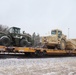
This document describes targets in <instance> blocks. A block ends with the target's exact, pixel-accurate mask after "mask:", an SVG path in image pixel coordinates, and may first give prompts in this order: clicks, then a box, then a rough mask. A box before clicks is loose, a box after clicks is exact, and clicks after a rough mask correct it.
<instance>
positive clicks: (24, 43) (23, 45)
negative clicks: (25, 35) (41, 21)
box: [20, 39, 28, 47]
mask: <svg viewBox="0 0 76 75" xmlns="http://www.w3.org/2000/svg"><path fill="white" fill-rule="evenodd" d="M27 45H28V42H27V40H25V39H22V40H21V41H20V46H21V47H25V46H27Z"/></svg>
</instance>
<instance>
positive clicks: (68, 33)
mask: <svg viewBox="0 0 76 75" xmlns="http://www.w3.org/2000/svg"><path fill="white" fill-rule="evenodd" d="M68 39H69V28H68Z"/></svg>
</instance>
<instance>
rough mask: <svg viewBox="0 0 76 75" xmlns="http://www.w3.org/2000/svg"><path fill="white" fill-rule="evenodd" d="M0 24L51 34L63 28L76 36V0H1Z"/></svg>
mask: <svg viewBox="0 0 76 75" xmlns="http://www.w3.org/2000/svg"><path fill="white" fill-rule="evenodd" d="M0 24H3V25H7V26H9V27H12V26H16V27H20V28H21V30H24V31H25V32H27V33H30V34H32V33H33V32H36V34H37V33H39V34H40V35H41V36H42V35H50V32H51V30H52V29H57V28H58V29H61V30H62V31H63V33H64V34H66V35H68V28H69V37H70V38H76V0H0Z"/></svg>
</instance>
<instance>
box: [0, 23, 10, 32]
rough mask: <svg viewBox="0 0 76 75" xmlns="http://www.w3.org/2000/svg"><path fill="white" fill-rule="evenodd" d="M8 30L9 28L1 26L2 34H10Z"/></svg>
mask: <svg viewBox="0 0 76 75" xmlns="http://www.w3.org/2000/svg"><path fill="white" fill-rule="evenodd" d="M8 28H9V27H8V26H6V25H1V24H0V31H1V32H4V33H7V32H8Z"/></svg>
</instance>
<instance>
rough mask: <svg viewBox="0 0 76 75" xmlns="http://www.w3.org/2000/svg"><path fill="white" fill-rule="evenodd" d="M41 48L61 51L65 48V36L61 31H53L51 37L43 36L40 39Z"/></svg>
mask: <svg viewBox="0 0 76 75" xmlns="http://www.w3.org/2000/svg"><path fill="white" fill-rule="evenodd" d="M41 41H42V44H44V46H43V47H46V48H49V49H50V48H53V49H55V48H56V49H61V50H64V49H65V48H66V35H63V34H62V31H61V30H58V29H55V30H52V31H51V36H43V37H42V38H41Z"/></svg>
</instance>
